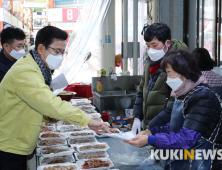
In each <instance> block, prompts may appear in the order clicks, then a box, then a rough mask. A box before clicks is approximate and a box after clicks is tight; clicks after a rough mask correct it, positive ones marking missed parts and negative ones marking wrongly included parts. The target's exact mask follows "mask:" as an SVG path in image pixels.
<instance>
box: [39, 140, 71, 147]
mask: <svg viewBox="0 0 222 170" xmlns="http://www.w3.org/2000/svg"><path fill="white" fill-rule="evenodd" d="M64 145H67V141H66V139H56V140H39V141H38V143H37V147H40V148H45V147H50V146H64Z"/></svg>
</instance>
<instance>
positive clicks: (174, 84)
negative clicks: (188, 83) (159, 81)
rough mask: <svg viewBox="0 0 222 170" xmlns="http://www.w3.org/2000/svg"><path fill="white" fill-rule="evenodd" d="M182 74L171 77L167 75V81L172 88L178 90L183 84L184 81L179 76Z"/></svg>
mask: <svg viewBox="0 0 222 170" xmlns="http://www.w3.org/2000/svg"><path fill="white" fill-rule="evenodd" d="M179 77H180V75H179V76H178V77H176V78H174V79H173V78H169V77H167V81H166V83H167V84H168V85H169V86H170V87H171V89H172V90H174V91H175V90H176V89H178V87H180V86H181V85H182V84H183V81H182V80H181V79H180V78H179Z"/></svg>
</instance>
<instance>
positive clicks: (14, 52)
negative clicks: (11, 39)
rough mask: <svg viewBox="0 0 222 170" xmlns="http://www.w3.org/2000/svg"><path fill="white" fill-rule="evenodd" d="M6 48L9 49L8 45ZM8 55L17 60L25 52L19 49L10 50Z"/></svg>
mask: <svg viewBox="0 0 222 170" xmlns="http://www.w3.org/2000/svg"><path fill="white" fill-rule="evenodd" d="M8 46H9V47H10V45H8ZM10 48H11V47H10ZM11 49H12V48H11ZM9 54H10V56H12V57H13V58H15V59H17V60H18V59H20V58H22V57H23V56H24V55H25V50H24V49H21V50H19V51H16V50H13V49H12V51H11V52H10V53H9Z"/></svg>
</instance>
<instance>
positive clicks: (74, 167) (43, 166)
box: [37, 163, 79, 170]
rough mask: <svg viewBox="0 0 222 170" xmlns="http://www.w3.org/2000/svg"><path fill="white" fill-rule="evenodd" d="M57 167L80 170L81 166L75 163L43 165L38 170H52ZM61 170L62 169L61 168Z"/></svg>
mask: <svg viewBox="0 0 222 170" xmlns="http://www.w3.org/2000/svg"><path fill="white" fill-rule="evenodd" d="M53 167H54V168H55V167H72V168H73V169H70V170H79V166H78V165H77V164H74V163H61V164H51V165H42V166H39V167H38V168H37V170H44V168H47V169H46V170H52V169H50V168H53ZM60 169H61V168H60Z"/></svg>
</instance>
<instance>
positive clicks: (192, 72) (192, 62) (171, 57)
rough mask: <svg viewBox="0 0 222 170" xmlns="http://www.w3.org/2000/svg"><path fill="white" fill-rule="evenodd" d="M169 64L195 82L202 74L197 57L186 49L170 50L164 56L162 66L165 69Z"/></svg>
mask: <svg viewBox="0 0 222 170" xmlns="http://www.w3.org/2000/svg"><path fill="white" fill-rule="evenodd" d="M167 64H170V65H171V66H172V69H173V70H174V71H176V72H177V73H179V74H181V75H182V76H184V77H186V79H190V80H192V81H193V82H196V81H197V80H198V79H199V78H200V76H201V74H202V73H201V71H200V69H199V67H198V60H197V58H196V57H194V56H193V55H192V54H191V53H189V52H188V51H186V50H170V51H169V52H168V53H167V54H166V56H165V57H164V58H163V60H162V62H161V68H162V69H164V70H165V69H166V68H167Z"/></svg>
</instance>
